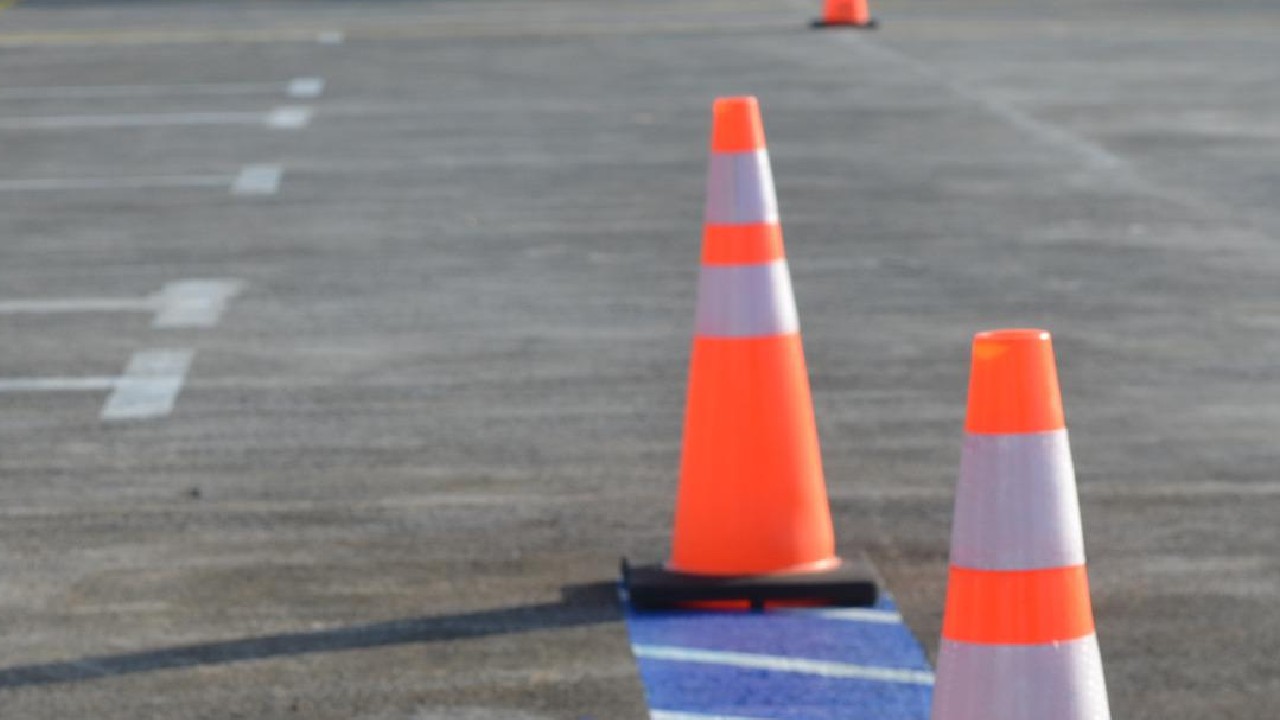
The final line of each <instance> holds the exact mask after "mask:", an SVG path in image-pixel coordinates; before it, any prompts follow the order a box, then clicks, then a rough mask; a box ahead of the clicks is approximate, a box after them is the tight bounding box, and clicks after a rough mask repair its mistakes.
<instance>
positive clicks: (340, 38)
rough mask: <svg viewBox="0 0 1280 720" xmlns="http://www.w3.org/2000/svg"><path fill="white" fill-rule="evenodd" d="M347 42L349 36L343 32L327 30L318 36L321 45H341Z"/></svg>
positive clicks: (317, 40)
mask: <svg viewBox="0 0 1280 720" xmlns="http://www.w3.org/2000/svg"><path fill="white" fill-rule="evenodd" d="M346 41H347V34H346V33H344V32H342V31H341V30H326V31H324V32H322V33H318V34H317V35H316V42H318V43H320V44H321V45H341V44H342V43H344V42H346Z"/></svg>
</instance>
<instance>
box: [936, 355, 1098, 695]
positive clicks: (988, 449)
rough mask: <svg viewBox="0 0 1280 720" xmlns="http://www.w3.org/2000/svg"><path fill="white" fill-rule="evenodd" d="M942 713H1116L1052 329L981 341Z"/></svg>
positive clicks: (945, 646) (955, 547) (961, 494)
mask: <svg viewBox="0 0 1280 720" xmlns="http://www.w3.org/2000/svg"><path fill="white" fill-rule="evenodd" d="M965 430H966V438H965V442H964V452H963V455H962V460H961V464H960V482H959V486H958V488H957V491H956V513H955V521H954V524H953V527H952V531H951V571H950V581H949V584H948V587H947V604H946V612H945V615H944V617H943V623H942V646H941V649H940V650H939V653H938V672H937V682H936V685H935V687H934V695H933V715H932V718H933V720H995V719H999V720H1033V719H1034V720H1108V719H1109V718H1110V717H1111V712H1110V710H1109V709H1108V705H1107V691H1106V686H1105V684H1104V682H1103V677H1102V659H1101V656H1100V655H1099V652H1098V641H1097V637H1096V636H1095V635H1094V626H1093V610H1092V608H1091V606H1090V603H1089V581H1088V577H1087V575H1086V572H1085V558H1084V541H1083V539H1082V535H1081V528H1080V507H1079V503H1078V501H1077V499H1076V482H1075V472H1074V470H1073V469H1072V465H1071V450H1070V448H1069V447H1068V444H1067V431H1066V426H1065V424H1064V423H1063V416H1062V399H1061V397H1060V395H1059V392H1058V375H1057V370H1056V369H1055V366H1054V359H1053V347H1052V345H1051V344H1050V339H1049V333H1047V332H1044V331H1043V330H997V331H995V332H988V333H980V334H979V335H977V336H976V337H975V338H974V341H973V369H972V374H971V377H970V381H969V412H968V419H967V420H966V422H965Z"/></svg>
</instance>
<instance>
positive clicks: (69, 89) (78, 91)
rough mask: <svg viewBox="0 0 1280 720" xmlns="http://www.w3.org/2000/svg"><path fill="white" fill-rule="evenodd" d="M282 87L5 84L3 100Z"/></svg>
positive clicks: (208, 93) (123, 96) (231, 91)
mask: <svg viewBox="0 0 1280 720" xmlns="http://www.w3.org/2000/svg"><path fill="white" fill-rule="evenodd" d="M279 91H280V83H278V82H244V83H193V84H190V85H63V86H55V87H4V88H0V100H113V99H128V98H157V97H192V96H219V97H220V96H228V95H257V94H264V95H265V94H269V93H276V92H279Z"/></svg>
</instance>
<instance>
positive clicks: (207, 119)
mask: <svg viewBox="0 0 1280 720" xmlns="http://www.w3.org/2000/svg"><path fill="white" fill-rule="evenodd" d="M274 112H275V111H273V112H272V113H270V114H268V115H266V116H264V115H263V114H262V113H260V112H201V113H193V112H187V113H137V114H115V115H48V116H30V117H6V118H0V130H85V129H118V128H142V127H176V126H185V125H261V124H263V123H264V122H267V123H269V121H270V119H271V117H272V116H273V115H274Z"/></svg>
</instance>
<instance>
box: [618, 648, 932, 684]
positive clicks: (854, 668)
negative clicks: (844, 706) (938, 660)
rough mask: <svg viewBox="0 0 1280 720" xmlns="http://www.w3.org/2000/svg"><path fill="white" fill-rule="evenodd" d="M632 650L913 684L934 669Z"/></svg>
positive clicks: (926, 680) (651, 656) (927, 679)
mask: <svg viewBox="0 0 1280 720" xmlns="http://www.w3.org/2000/svg"><path fill="white" fill-rule="evenodd" d="M631 650H632V652H633V653H635V656H636V657H638V658H644V659H646V660H670V661H674V662H691V663H703V664H707V665H729V666H732V667H741V668H751V669H753V670H773V671H776V672H789V673H804V674H807V675H818V676H820V677H828V678H836V679H844V680H871V681H875V682H891V683H905V684H911V685H932V684H933V673H931V672H927V671H924V670H899V669H896V668H883V667H874V666H868V665H853V664H851V663H841V662H832V661H829V660H806V659H803V658H789V657H780V656H777V655H757V654H754V653H740V652H726V651H721V650H698V649H694V648H683V647H669V646H664V645H633V646H631Z"/></svg>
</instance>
